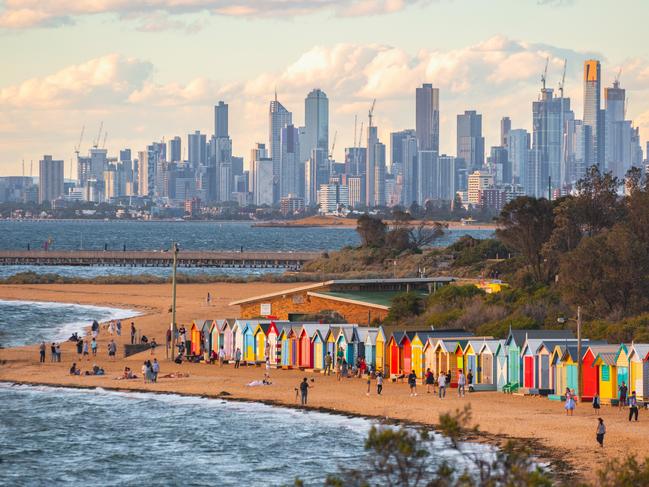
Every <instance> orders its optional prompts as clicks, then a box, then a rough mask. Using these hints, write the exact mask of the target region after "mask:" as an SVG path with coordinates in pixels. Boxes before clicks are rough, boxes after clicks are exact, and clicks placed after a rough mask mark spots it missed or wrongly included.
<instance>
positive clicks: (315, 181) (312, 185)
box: [304, 149, 331, 206]
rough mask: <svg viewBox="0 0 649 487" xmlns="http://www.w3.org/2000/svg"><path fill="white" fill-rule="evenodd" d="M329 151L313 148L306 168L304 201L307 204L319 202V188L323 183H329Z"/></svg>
mask: <svg viewBox="0 0 649 487" xmlns="http://www.w3.org/2000/svg"><path fill="white" fill-rule="evenodd" d="M328 155H329V154H328V151H326V150H325V149H313V150H312V151H311V157H310V158H309V160H308V161H306V163H305V168H304V202H305V204H306V205H307V206H311V205H315V204H317V202H318V189H319V188H320V186H321V185H322V184H328V183H329V178H330V176H331V168H330V167H329V157H328Z"/></svg>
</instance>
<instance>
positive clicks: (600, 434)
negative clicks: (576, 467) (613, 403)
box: [595, 418, 606, 448]
mask: <svg viewBox="0 0 649 487" xmlns="http://www.w3.org/2000/svg"><path fill="white" fill-rule="evenodd" d="M597 421H598V423H597V433H596V436H595V438H597V443H599V446H600V448H604V435H605V434H606V426H604V420H603V419H602V418H597Z"/></svg>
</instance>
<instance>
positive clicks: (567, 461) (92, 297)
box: [0, 282, 649, 481]
mask: <svg viewBox="0 0 649 487" xmlns="http://www.w3.org/2000/svg"><path fill="white" fill-rule="evenodd" d="M293 286H294V285H293V284H290V283H288V284H276V283H258V282H256V283H248V284H182V285H179V286H178V310H177V317H178V323H179V324H184V325H185V326H186V325H187V324H189V323H191V320H193V319H196V320H198V319H208V318H211V319H215V318H229V317H234V316H238V312H239V310H238V307H231V306H229V303H230V302H232V301H233V300H236V299H242V298H245V297H249V296H254V295H258V294H263V293H270V292H274V291H281V290H283V289H288V288H291V287H293ZM208 291H209V292H210V293H211V295H212V305H211V306H209V307H208V306H206V304H205V295H206V293H207V292H208ZM34 295H37V296H38V299H39V300H43V301H58V302H73V303H78V304H96V305H99V306H106V305H108V306H113V307H126V308H131V309H138V310H143V311H144V314H143V315H141V316H139V317H137V318H135V320H134V321H135V325H136V327H137V329H138V332H139V333H143V334H146V335H147V336H148V337H150V338H156V340H157V341H158V343H161V344H164V332H165V331H166V329H167V327H168V326H169V320H170V314H169V313H168V306H169V303H170V300H171V286H170V285H168V284H165V285H160V284H151V285H121V284H117V285H93V286H88V285H75V284H61V285H56V284H41V285H0V299H11V298H13V299H31V296H34ZM80 331H81V330H80ZM127 335H128V333H127ZM110 338H111V337H110V336H109V335H108V333H106V332H105V331H104V330H102V332H101V334H100V336H99V353H98V356H97V357H96V358H91V361H83V362H81V363H79V361H78V359H77V355H76V353H75V352H74V347H73V345H72V344H71V343H70V342H65V343H63V344H62V351H63V361H62V363H58V364H56V363H50V362H49V352H48V357H47V358H46V360H47V361H48V362H47V363H45V364H39V363H38V351H37V347H36V346H25V347H20V348H8V349H2V350H0V381H5V382H14V383H32V384H41V385H49V386H60V387H66V386H71V387H75V386H77V387H85V388H97V387H102V388H105V389H108V388H111V389H112V388H114V389H120V390H124V389H125V390H141V391H143V392H163V393H174V394H181V395H185V394H186V395H193V396H216V395H218V393H220V392H222V391H225V392H227V394H229V395H228V396H226V397H223V396H221V397H219V398H220V399H228V400H241V401H252V402H261V403H265V404H269V405H274V406H284V407H294V406H295V396H294V388H295V386H296V385H297V383H298V382H299V381H300V380H301V379H302V377H305V376H306V377H311V378H314V379H315V381H316V382H315V383H314V386H315V388H314V389H313V391H312V392H310V394H309V402H310V407H311V408H313V409H318V408H320V409H319V410H322V411H331V412H337V413H339V414H340V413H342V414H348V415H350V416H354V415H356V416H363V417H370V418H386V417H387V418H389V419H390V420H391V421H394V422H401V423H404V424H405V423H408V424H421V425H427V426H429V427H430V426H432V425H434V424H436V423H437V422H438V415H439V413H443V412H448V411H453V410H455V409H456V408H460V409H461V408H463V407H464V406H465V405H466V404H470V405H471V410H472V420H471V425H470V426H475V425H479V426H480V431H481V435H484V437H485V438H486V437H489V438H491V441H494V442H499V443H493V444H496V445H498V444H502V442H504V441H506V439H507V438H515V439H519V440H522V441H523V442H524V444H525V445H528V447H529V448H530V449H531V450H533V453H534V454H535V455H536V456H537V457H539V458H541V459H547V460H548V461H549V462H550V463H551V464H552V465H556V467H555V469H556V472H557V473H556V474H557V475H558V476H562V478H566V479H571V480H574V479H578V478H579V479H583V480H588V481H594V480H595V475H596V471H597V470H598V469H599V468H600V467H601V466H602V464H603V462H604V461H605V460H610V459H613V458H621V457H624V456H626V455H628V454H632V455H635V456H636V457H637V458H641V457H642V458H644V456H646V455H647V454H646V450H645V448H644V446H643V445H644V444H645V438H646V436H647V434H649V422H647V421H646V419H645V418H646V416H645V414H646V413H645V412H643V411H641V418H640V422H639V423H633V424H629V423H628V422H627V418H626V416H627V411H626V410H623V411H619V410H617V409H616V408H611V407H608V406H605V407H603V408H602V410H600V411H599V412H598V413H597V414H595V412H593V411H592V408H591V407H590V404H579V405H578V407H577V410H576V412H575V415H574V416H573V417H566V415H565V411H564V408H563V404H562V403H559V402H555V401H549V400H547V399H545V398H543V399H542V398H537V397H523V396H513V395H506V394H502V393H498V392H477V393H472V394H468V395H467V397H466V398H459V397H458V396H457V391H456V390H455V389H451V390H450V391H449V392H448V394H447V397H446V398H445V399H444V400H440V399H438V398H437V397H436V395H434V394H426V392H425V388H424V387H418V389H419V391H420V394H419V396H418V397H410V398H409V397H408V391H407V385H406V384H401V383H393V382H391V381H388V382H387V383H386V384H384V389H383V394H382V395H381V396H377V395H376V394H375V389H374V383H372V390H371V395H370V396H369V397H367V396H366V394H365V382H364V381H361V380H360V379H344V380H342V381H337V380H336V379H335V378H334V377H333V376H331V377H327V376H324V375H322V374H319V373H318V374H314V373H311V372H305V371H300V370H278V369H271V378H272V381H273V385H272V386H269V387H246V384H247V383H249V382H250V381H253V380H259V379H260V378H261V376H262V375H263V368H262V367H255V366H247V367H242V368H241V369H234V368H233V367H232V366H231V365H229V366H224V367H223V368H221V367H218V365H207V364H193V363H183V364H182V365H176V364H174V363H173V362H171V361H168V360H165V347H164V345H162V346H161V347H159V348H158V350H157V353H156V355H157V358H158V360H159V361H160V364H161V369H162V370H161V374H167V373H170V372H183V373H188V374H189V377H187V378H177V379H161V380H160V381H159V382H158V383H156V384H146V385H144V384H143V383H142V381H141V380H134V381H119V382H118V381H115V380H113V379H112V378H113V377H116V376H118V375H121V372H122V371H123V370H124V367H125V366H129V367H131V368H132V369H133V370H134V371H135V372H136V373H137V374H138V375H140V374H139V369H140V366H141V364H142V361H143V360H145V359H147V358H149V357H150V355H149V353H148V352H143V353H141V354H137V355H133V356H131V357H128V358H123V357H122V356H121V355H122V348H121V347H122V346H123V344H124V343H126V341H127V340H129V337H128V336H124V333H123V334H122V336H121V337H113V338H117V340H118V359H117V360H115V361H108V357H107V353H106V344H107V343H108V341H109V339H110ZM73 361H76V362H77V364H78V365H79V366H80V367H81V369H82V370H87V369H88V368H89V367H90V366H91V365H92V363H93V362H96V363H97V364H99V365H100V366H102V367H103V368H104V369H105V370H106V376H101V377H96V376H95V377H93V376H69V375H68V369H69V367H70V364H71V362H73ZM598 415H599V416H601V417H602V418H604V419H605V421H606V425H607V430H608V434H607V437H606V441H605V448H604V450H601V449H599V446H596V443H595V434H594V431H595V427H596V422H597V421H596V418H597V416H598ZM477 439H478V438H477ZM478 440H479V439H478Z"/></svg>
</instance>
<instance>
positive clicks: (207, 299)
mask: <svg viewBox="0 0 649 487" xmlns="http://www.w3.org/2000/svg"><path fill="white" fill-rule="evenodd" d="M205 302H206V303H207V305H208V306H209V305H210V304H212V295H211V294H210V292H209V291H207V297H206V298H205Z"/></svg>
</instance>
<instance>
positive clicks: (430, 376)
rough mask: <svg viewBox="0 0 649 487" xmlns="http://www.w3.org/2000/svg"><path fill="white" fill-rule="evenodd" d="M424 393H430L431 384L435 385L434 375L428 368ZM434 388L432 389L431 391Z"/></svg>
mask: <svg viewBox="0 0 649 487" xmlns="http://www.w3.org/2000/svg"><path fill="white" fill-rule="evenodd" d="M425 381H426V394H430V388H431V386H432V387H433V388H434V387H435V376H434V375H433V373H432V372H431V371H430V368H428V369H426V379H425ZM434 392H435V390H434V389H433V393H434Z"/></svg>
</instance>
